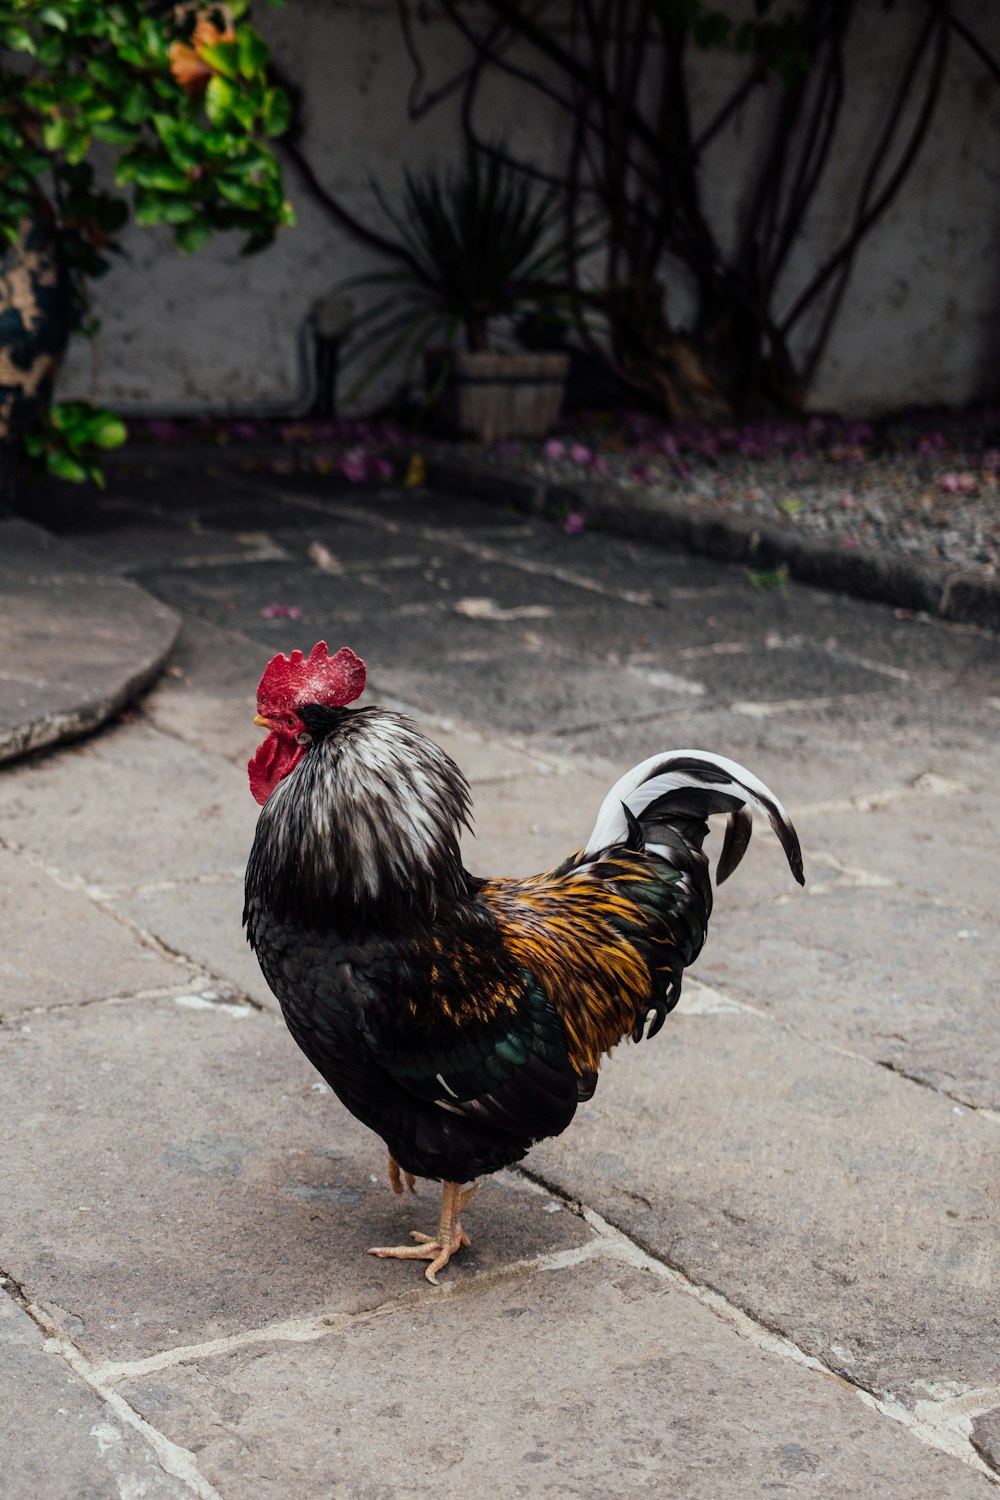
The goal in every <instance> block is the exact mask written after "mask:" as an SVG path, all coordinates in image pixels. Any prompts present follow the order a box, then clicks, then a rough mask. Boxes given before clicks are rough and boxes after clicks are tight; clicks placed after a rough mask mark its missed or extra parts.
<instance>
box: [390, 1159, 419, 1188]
mask: <svg viewBox="0 0 1000 1500" xmlns="http://www.w3.org/2000/svg"><path fill="white" fill-rule="evenodd" d="M416 1180H417V1179H416V1178H415V1177H414V1175H413V1173H412V1172H401V1171H400V1169H399V1162H398V1161H397V1160H396V1158H395V1157H394V1156H390V1157H389V1186H390V1187H391V1188H392V1190H393V1192H394V1193H395V1194H396V1197H397V1198H402V1196H403V1183H404V1182H405V1183H406V1186H407V1187H408V1188H409V1190H410V1192H411V1193H413V1195H414V1196H416V1192H417V1190H416V1188H415V1187H414V1186H413V1184H414V1183H415V1182H416Z"/></svg>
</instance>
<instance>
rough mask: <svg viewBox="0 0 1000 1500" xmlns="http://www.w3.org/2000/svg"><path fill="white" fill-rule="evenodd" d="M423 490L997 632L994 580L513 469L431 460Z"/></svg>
mask: <svg viewBox="0 0 1000 1500" xmlns="http://www.w3.org/2000/svg"><path fill="white" fill-rule="evenodd" d="M427 484H428V486H429V488H431V489H434V490H438V491H441V492H443V493H446V494H464V495H469V496H471V497H474V498H475V499H477V500H487V501H493V502H495V503H503V504H508V505H515V506H517V507H518V509H520V510H524V511H527V512H529V513H530V514H535V515H544V516H549V517H557V518H561V517H564V516H565V515H566V513H567V512H568V511H578V512H579V513H580V514H581V515H582V516H584V518H585V519H586V520H587V522H588V523H589V524H590V525H591V526H594V527H597V528H599V529H601V530H604V531H610V532H614V533H616V534H618V535H621V536H628V537H641V538H642V539H643V540H646V541H652V542H662V543H665V544H669V545H672V546H677V545H680V546H684V547H687V548H688V550H689V551H691V552H698V553H701V554H703V555H704V556H706V557H718V558H721V559H723V560H725V561H726V562H742V563H747V564H749V565H752V566H753V567H755V568H762V569H763V568H778V567H784V568H787V569H788V572H789V575H790V576H791V577H792V578H795V579H798V580H799V582H801V583H810V584H814V585H815V586H817V587H819V588H827V589H836V590H838V591H839V592H841V593H845V594H854V595H856V596H857V597H858V598H861V599H874V600H877V601H879V602H880V603H883V604H893V605H896V606H897V608H901V609H911V610H924V611H926V612H927V613H928V614H933V615H939V616H940V617H941V618H942V619H945V620H951V621H955V622H956V623H960V624H964V625H979V626H982V627H984V628H986V629H988V630H998V631H1000V579H994V578H987V577H984V576H983V575H982V574H980V573H974V572H968V571H961V570H959V571H953V572H948V571H947V570H945V569H941V570H938V569H936V568H932V567H928V566H927V565H926V564H924V563H918V562H913V561H911V560H910V559H909V558H905V557H893V556H891V555H889V554H886V553H883V552H873V551H871V550H869V549H867V548H864V547H857V548H846V547H838V546H835V545H833V544H831V543H829V542H822V541H819V540H816V539H814V538H812V537H806V536H801V535H797V534H795V533H793V532H791V531H787V530H785V529H784V528H783V527H779V526H769V525H767V524H764V523H761V522H759V521H754V520H751V519H747V518H746V517H744V516H727V515H725V514H722V513H720V512H719V511H716V510H711V509H709V508H708V507H707V506H699V505H688V504H680V503H678V502H676V501H670V500H663V499H654V498H653V497H652V496H649V495H645V494H642V493H632V492H627V491H624V490H621V489H619V488H618V487H617V486H615V485H611V484H600V483H594V482H587V483H583V484H574V485H569V484H563V483H547V482H546V481H544V480H541V479H536V478H535V477H534V476H532V475H529V474H526V473H525V472H524V471H523V470H520V469H516V468H512V467H509V466H507V467H501V466H499V465H493V464H491V465H489V466H488V467H486V466H484V465H482V464H476V463H473V462H468V461H465V460H461V459H455V458H441V457H438V456H436V455H433V454H432V455H429V456H428V457H427Z"/></svg>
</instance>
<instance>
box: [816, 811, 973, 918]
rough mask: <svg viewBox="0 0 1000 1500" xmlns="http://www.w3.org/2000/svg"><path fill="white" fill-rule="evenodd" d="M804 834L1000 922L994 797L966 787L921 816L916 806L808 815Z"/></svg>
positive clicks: (927, 892)
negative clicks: (914, 807) (916, 812)
mask: <svg viewBox="0 0 1000 1500" xmlns="http://www.w3.org/2000/svg"><path fill="white" fill-rule="evenodd" d="M799 834H800V836H801V837H802V838H803V839H805V840H806V841H808V842H809V843H811V844H813V845H814V846H817V847H823V848H825V849H828V850H829V851H830V852H831V853H832V854H834V855H835V856H836V857H837V858H838V859H841V860H843V861H844V862H846V863H848V864H852V865H860V866H863V867H864V868H866V869H869V870H872V871H874V872H875V873H876V874H879V875H882V876H885V877H886V878H887V879H890V880H894V881H898V882H900V883H901V884H903V885H906V886H907V887H909V889H911V890H914V891H918V892H919V893H920V894H921V895H922V896H927V897H931V898H933V899H934V900H937V901H942V900H943V901H949V902H953V903H955V904H957V905H961V906H964V907H965V908H966V909H967V910H968V911H972V912H983V913H986V914H988V915H990V916H992V917H993V918H994V919H1000V881H998V880H997V878H996V875H997V849H998V847H1000V805H998V804H997V800H996V798H995V797H993V796H990V795H988V794H987V795H983V793H982V792H978V791H976V792H973V791H967V790H964V789H963V790H961V791H959V792H958V793H957V794H956V795H954V796H951V797H934V798H931V797H929V798H927V799H926V800H925V801H924V802H923V803H922V804H921V805H920V808H919V813H918V815H917V816H916V817H915V816H914V809H913V808H912V807H901V806H900V805H899V804H898V803H888V804H886V805H885V806H884V807H880V808H879V809H878V810H877V811H876V812H874V813H865V812H861V811H858V812H840V811H838V812H835V813H825V812H814V813H813V812H808V811H806V812H804V813H803V814H802V815H801V816H800V817H799ZM964 925H969V924H964ZM972 925H973V926H974V925H975V924H974V923H973V924H972Z"/></svg>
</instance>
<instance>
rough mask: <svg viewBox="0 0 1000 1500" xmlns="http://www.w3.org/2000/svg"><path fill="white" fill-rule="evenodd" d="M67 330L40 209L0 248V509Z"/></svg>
mask: <svg viewBox="0 0 1000 1500" xmlns="http://www.w3.org/2000/svg"><path fill="white" fill-rule="evenodd" d="M69 331H70V293H69V284H68V280H67V277H66V274H65V271H64V268H63V266H62V264H61V262H60V258H59V246H58V238H57V235H56V231H55V225H54V224H53V221H52V214H51V211H50V210H49V209H48V206H47V205H45V204H40V205H39V211H38V213H37V214H36V215H35V217H34V218H33V219H25V220H24V224H23V232H22V235H21V238H20V240H19V241H18V243H17V244H16V245H9V244H7V243H6V241H4V242H2V248H0V508H2V506H3V504H4V502H5V501H6V502H7V505H8V506H9V505H10V504H11V503H12V501H13V489H14V484H15V480H16V475H17V472H18V469H19V467H20V458H21V445H22V439H23V434H24V430H25V427H26V426H27V425H28V424H29V423H30V422H31V421H32V420H33V419H34V417H35V415H36V414H37V412H38V411H39V410H44V408H45V407H46V406H47V405H48V404H49V402H50V401H51V400H52V386H53V382H54V380H55V376H56V372H57V370H58V368H59V364H60V361H61V360H62V357H63V354H64V352H65V349H66V341H67V339H68V338H69Z"/></svg>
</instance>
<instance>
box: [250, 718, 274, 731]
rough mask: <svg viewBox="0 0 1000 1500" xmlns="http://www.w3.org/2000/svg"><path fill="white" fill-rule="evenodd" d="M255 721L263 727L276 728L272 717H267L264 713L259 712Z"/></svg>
mask: <svg viewBox="0 0 1000 1500" xmlns="http://www.w3.org/2000/svg"><path fill="white" fill-rule="evenodd" d="M254 723H255V724H259V725H260V727H261V729H273V728H274V725H273V724H272V723H271V721H270V719H265V718H264V715H263V714H258V715H257V717H256V718H255V719H254Z"/></svg>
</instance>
